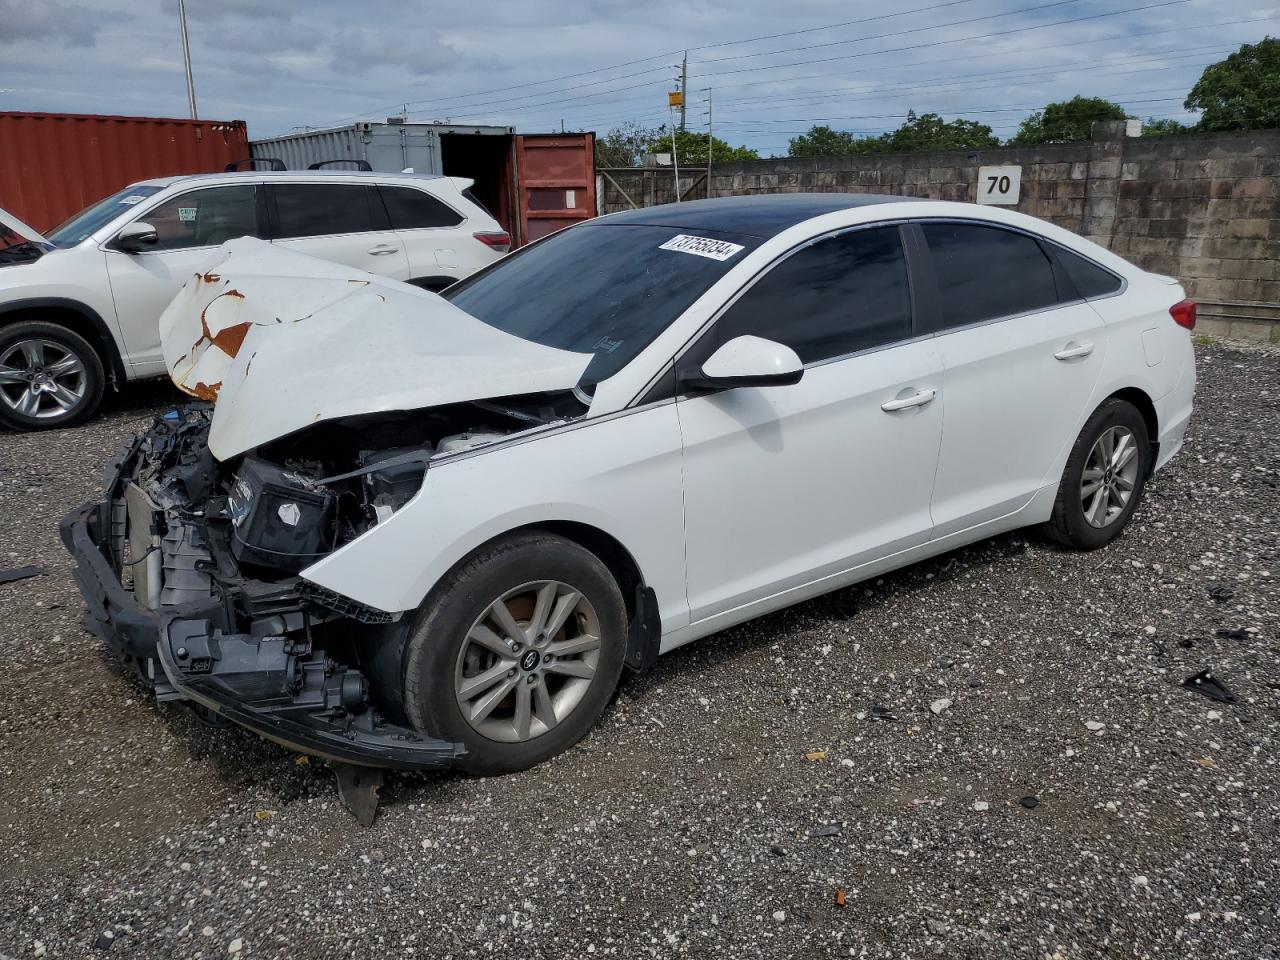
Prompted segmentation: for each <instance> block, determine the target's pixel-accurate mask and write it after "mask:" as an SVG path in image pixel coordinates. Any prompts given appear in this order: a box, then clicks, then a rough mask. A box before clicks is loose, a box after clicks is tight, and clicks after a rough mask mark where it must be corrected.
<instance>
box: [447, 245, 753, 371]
mask: <svg viewBox="0 0 1280 960" xmlns="http://www.w3.org/2000/svg"><path fill="white" fill-rule="evenodd" d="M759 243H760V239H759V238H758V237H751V236H746V235H743V234H730V233H724V232H722V231H719V230H698V231H695V233H694V235H692V236H691V235H688V234H682V233H681V232H680V230H678V229H676V228H675V227H658V226H650V225H642V224H617V225H612V224H609V223H587V224H583V225H581V226H576V227H572V228H570V229H568V230H563V231H561V232H560V233H557V234H555V235H554V236H551V237H548V238H547V239H546V240H544V241H542V242H541V243H537V244H534V245H533V246H530V247H526V248H525V249H524V250H521V251H519V252H518V253H514V254H512V255H511V256H509V257H507V258H505V259H503V260H499V261H498V262H497V263H496V264H494V265H493V266H492V267H490V268H489V269H488V270H484V271H482V272H481V273H478V274H475V275H474V276H472V277H470V278H468V279H466V280H463V281H462V282H461V283H457V284H454V285H453V286H452V287H450V288H449V289H448V290H446V291H445V293H444V294H443V296H444V297H445V299H447V300H449V301H451V302H452V303H453V305H454V306H456V307H459V308H460V309H462V310H465V311H466V312H467V313H469V314H471V315H472V316H473V317H475V318H477V319H478V320H483V321H484V322H485V323H487V324H489V325H490V326H492V327H497V328H498V329H499V330H502V331H505V332H506V333H510V334H513V335H514V336H517V337H521V338H523V339H525V340H532V341H534V342H535V343H541V344H543V345H544V346H548V347H557V348H559V349H561V350H572V351H574V352H575V353H589V354H592V355H593V357H594V359H593V360H592V361H591V363H590V365H589V366H588V367H587V370H586V373H584V374H583V377H582V382H583V384H584V385H588V384H595V383H599V382H600V381H601V380H606V379H608V378H609V377H611V376H613V375H614V374H615V373H617V372H618V371H619V370H621V369H622V368H623V367H625V366H626V365H627V364H628V363H630V362H631V360H632V359H633V358H635V356H636V355H637V354H639V353H640V351H641V350H643V349H644V348H645V347H647V346H648V345H649V344H650V343H651V342H653V339H654V337H656V336H657V335H658V334H659V333H661V332H662V331H663V330H665V329H666V328H667V326H668V325H669V324H670V323H671V322H672V321H673V320H675V319H676V317H678V316H679V315H680V314H681V313H683V312H684V310H685V309H686V308H687V307H688V306H689V305H690V304H691V303H693V301H694V300H696V299H697V298H698V297H699V296H701V295H702V294H703V293H704V292H705V291H706V290H707V289H708V288H709V287H710V286H711V285H712V284H713V283H715V282H716V281H717V280H719V279H720V278H721V277H722V276H724V274H725V273H726V272H728V270H729V269H730V268H731V267H732V266H733V265H734V264H735V263H737V262H738V261H739V260H741V259H742V257H743V256H744V255H745V252H746V251H747V250H750V249H752V248H754V247H755V246H756V245H758V244H759ZM694 251H697V252H694Z"/></svg>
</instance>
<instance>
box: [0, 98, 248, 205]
mask: <svg viewBox="0 0 1280 960" xmlns="http://www.w3.org/2000/svg"><path fill="white" fill-rule="evenodd" d="M248 156H249V136H248V133H247V131H246V128H245V122H244V121H243V120H229V121H228V120H169V119H164V118H159V117H105V116H93V115H83V114H71V113H0V207H3V208H4V209H5V210H8V211H9V212H10V213H12V214H13V215H14V216H16V217H17V218H18V219H19V220H23V221H25V222H27V223H29V224H31V226H33V227H35V228H36V229H37V230H50V229H52V228H53V227H56V226H57V225H58V224H60V223H62V222H63V221H64V220H66V219H67V218H68V217H70V216H71V215H72V214H74V213H77V212H79V211H80V210H83V209H84V208H85V207H87V206H88V205H89V204H91V203H93V202H95V201H97V200H101V199H102V198H103V197H106V196H110V195H111V194H112V193H115V192H116V191H117V190H120V189H121V188H123V187H126V186H128V185H129V184H130V183H133V182H134V181H136V180H147V179H149V178H151V177H166V176H174V175H176V174H183V173H212V172H215V171H218V170H221V169H223V167H225V166H226V165H227V164H228V163H231V162H233V161H236V160H243V159H245V158H246V157H248Z"/></svg>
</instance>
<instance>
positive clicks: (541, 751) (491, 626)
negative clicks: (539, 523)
mask: <svg viewBox="0 0 1280 960" xmlns="http://www.w3.org/2000/svg"><path fill="white" fill-rule="evenodd" d="M626 641H627V614H626V607H625V605H624V603H623V599H622V593H621V591H620V590H619V589H618V585H617V583H616V582H615V580H614V578H613V576H612V574H610V572H609V570H608V568H607V567H605V565H604V564H603V563H601V562H600V560H599V558H597V557H596V556H595V555H594V554H592V553H591V552H590V551H588V550H586V549H585V548H583V547H581V546H579V545H578V544H576V543H574V542H572V541H571V540H566V539H565V538H563V537H559V536H555V535H552V534H545V533H530V534H521V535H517V536H512V537H509V538H506V539H504V540H501V541H499V542H497V543H495V544H493V545H491V546H489V547H485V548H483V549H482V550H480V551H479V552H477V553H476V554H474V555H473V556H471V557H470V558H468V559H467V560H465V561H464V562H463V563H462V564H460V565H459V566H458V567H457V568H455V569H454V570H453V571H452V572H451V573H450V574H449V575H448V576H446V577H445V578H444V580H443V581H441V583H440V584H439V585H438V586H437V587H436V588H435V589H434V590H433V591H432V592H431V595H430V596H428V598H427V600H426V601H425V602H424V603H423V605H422V607H421V608H420V611H419V613H418V616H417V618H416V620H415V621H414V623H413V624H412V625H411V627H410V630H409V637H408V640H407V642H406V645H405V651H404V708H405V713H406V715H407V717H408V719H409V722H410V723H411V724H412V725H413V726H414V728H415V729H417V730H419V731H420V732H422V733H423V734H424V735H426V736H430V737H437V738H440V739H444V740H449V741H453V742H461V743H462V744H464V745H465V747H466V749H467V753H466V755H465V756H463V757H462V758H461V759H460V760H459V762H458V763H459V766H461V767H462V768H463V769H464V770H466V771H468V772H470V773H473V774H479V775H486V776H487V775H493V774H503V773H513V772H515V771H518V770H525V769H527V768H529V767H532V766H534V765H536V764H538V763H541V762H542V761H543V760H546V759H548V758H550V757H553V756H555V755H556V754H558V753H561V752H562V751H564V750H566V749H568V748H569V747H570V746H572V745H573V744H575V743H577V742H578V741H579V740H580V739H582V737H583V736H584V735H585V734H586V733H587V731H588V730H590V729H591V727H592V726H593V725H594V724H595V722H596V720H597V719H599V717H600V715H601V713H603V712H604V708H605V706H606V705H607V704H608V702H609V698H610V697H611V696H612V695H613V691H614V689H615V688H616V687H617V684H618V677H619V675H620V674H621V672H622V665H623V660H624V657H625V653H626Z"/></svg>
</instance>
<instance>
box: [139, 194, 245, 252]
mask: <svg viewBox="0 0 1280 960" xmlns="http://www.w3.org/2000/svg"><path fill="white" fill-rule="evenodd" d="M257 192H258V188H257V187H255V186H254V185H253V184H249V183H246V184H236V185H235V186H233V187H209V188H208V189H207V190H192V191H191V192H190V193H183V194H179V195H178V196H176V197H173V198H171V199H169V200H166V201H165V202H164V203H162V204H160V205H159V206H158V207H156V208H155V209H154V210H148V211H147V212H146V213H145V214H143V215H142V217H141V220H142V221H143V222H144V223H149V224H151V225H152V226H153V227H155V228H156V236H157V240H156V245H155V246H154V247H151V248H150V249H151V250H185V249H188V248H190V247H208V246H213V245H214V244H219V243H225V242H226V241H228V240H234V239H235V238H236V237H245V236H249V237H253V236H257V235H258V196H257Z"/></svg>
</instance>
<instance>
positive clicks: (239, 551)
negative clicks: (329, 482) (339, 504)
mask: <svg viewBox="0 0 1280 960" xmlns="http://www.w3.org/2000/svg"><path fill="white" fill-rule="evenodd" d="M336 499H337V498H336V497H335V496H334V495H333V493H331V492H330V491H328V490H326V489H324V488H322V487H313V486H311V485H310V484H309V483H308V481H307V480H306V479H305V478H304V477H302V476H300V475H299V474H297V473H294V472H292V471H289V470H285V469H282V468H280V467H277V466H274V465H273V464H270V463H267V462H266V461H265V460H259V459H258V458H256V457H245V459H244V460H243V461H242V462H241V464H240V469H239V470H237V471H236V476H235V479H234V480H233V481H232V483H231V490H230V492H229V494H228V496H227V514H228V517H229V519H230V520H231V552H232V554H234V555H235V558H236V560H237V561H239V562H240V563H243V564H253V565H255V566H263V567H273V568H275V569H279V570H288V571H290V572H293V573H296V572H297V571H299V570H301V569H302V568H303V567H305V566H307V565H308V564H311V563H314V562H315V561H316V560H318V559H319V558H320V557H322V556H324V555H325V554H326V553H328V552H329V551H330V550H332V549H333V546H334V513H335V510H336Z"/></svg>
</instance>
